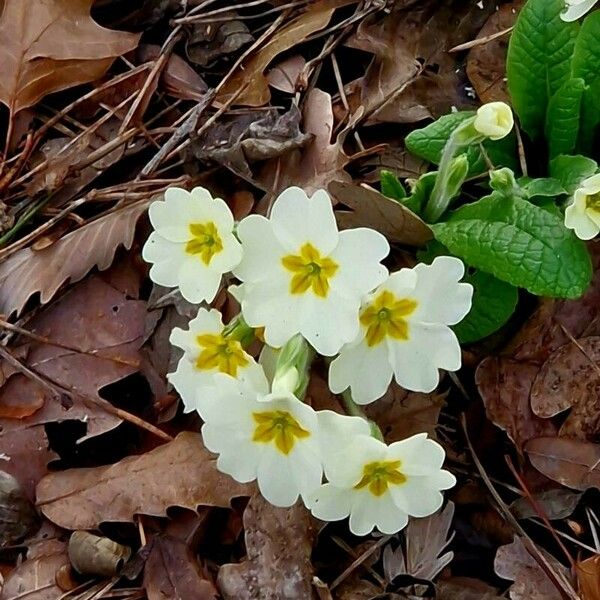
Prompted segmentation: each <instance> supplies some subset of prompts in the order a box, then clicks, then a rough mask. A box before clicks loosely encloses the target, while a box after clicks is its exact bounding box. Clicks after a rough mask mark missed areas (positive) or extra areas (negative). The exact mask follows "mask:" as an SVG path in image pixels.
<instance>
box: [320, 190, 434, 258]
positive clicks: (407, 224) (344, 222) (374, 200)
mask: <svg viewBox="0 0 600 600" xmlns="http://www.w3.org/2000/svg"><path fill="white" fill-rule="evenodd" d="M328 189H329V191H330V192H331V194H332V195H333V196H334V198H336V199H337V200H338V201H339V202H340V203H341V204H343V205H345V206H347V207H348V208H351V209H352V212H348V211H339V210H338V211H337V212H336V217H337V221H338V224H339V226H340V228H341V229H348V228H349V227H371V228H372V229H376V230H377V231H379V232H380V233H382V234H383V235H385V237H387V238H388V240H390V242H392V243H397V244H407V245H409V246H423V245H425V244H426V243H427V242H428V241H429V240H431V239H432V238H433V232H432V231H431V229H430V228H429V227H428V225H427V224H426V223H425V222H424V221H422V220H421V219H420V218H419V217H418V216H417V215H415V214H414V213H413V212H411V211H410V210H409V209H408V208H406V207H405V206H404V205H402V204H400V202H396V201H395V200H391V199H390V198H387V197H386V196H384V195H383V194H381V193H379V192H378V191H377V190H374V189H373V188H370V187H368V186H366V185H354V184H352V183H343V182H339V181H332V182H331V183H330V184H329V187H328Z"/></svg>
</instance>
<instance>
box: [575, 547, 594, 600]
mask: <svg viewBox="0 0 600 600" xmlns="http://www.w3.org/2000/svg"><path fill="white" fill-rule="evenodd" d="M575 573H576V574H577V581H578V583H579V592H580V593H581V596H582V598H584V600H600V554H595V555H594V556H590V558H586V559H585V560H582V561H578V562H577V563H576V565H575Z"/></svg>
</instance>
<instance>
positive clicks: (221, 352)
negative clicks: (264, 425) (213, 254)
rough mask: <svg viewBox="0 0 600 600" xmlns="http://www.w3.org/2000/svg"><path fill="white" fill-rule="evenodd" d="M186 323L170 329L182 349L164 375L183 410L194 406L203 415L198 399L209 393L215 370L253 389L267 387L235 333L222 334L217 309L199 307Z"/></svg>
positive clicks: (221, 323)
mask: <svg viewBox="0 0 600 600" xmlns="http://www.w3.org/2000/svg"><path fill="white" fill-rule="evenodd" d="M188 327H189V328H188V329H187V330H184V329H181V328H179V327H175V328H174V329H173V331H172V332H171V336H170V338H169V341H170V342H171V344H173V345H174V346H177V347H178V348H181V349H182V350H183V356H182V357H181V358H180V360H179V363H178V365H177V370H176V371H175V372H174V373H169V375H167V378H168V380H169V381H170V382H171V383H172V384H173V386H174V387H175V389H176V390H177V392H178V393H179V395H180V396H181V400H182V401H183V406H184V412H191V411H193V410H197V411H198V412H199V413H200V416H203V413H202V403H201V399H202V398H203V397H204V396H206V395H207V394H211V393H212V391H213V388H214V385H215V383H214V375H215V374H216V373H224V374H226V375H230V376H231V377H233V378H236V379H239V380H241V381H244V382H246V383H247V384H248V385H249V386H250V387H252V388H253V389H255V390H257V391H263V392H266V391H267V390H268V382H267V379H266V377H265V374H264V372H263V370H262V368H261V366H260V365H259V364H258V363H257V362H256V361H255V360H254V359H253V358H252V357H251V356H250V355H249V354H248V353H246V352H245V351H244V349H243V347H242V344H241V342H240V341H239V340H238V339H237V338H236V337H233V336H226V335H224V333H225V331H224V330H225V328H224V326H223V322H222V321H221V313H220V312H219V311H217V310H215V309H212V310H206V309H205V308H201V309H200V310H198V315H197V316H196V317H195V318H194V319H193V320H191V321H190V322H189V325H188Z"/></svg>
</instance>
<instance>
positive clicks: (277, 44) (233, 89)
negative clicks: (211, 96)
mask: <svg viewBox="0 0 600 600" xmlns="http://www.w3.org/2000/svg"><path fill="white" fill-rule="evenodd" d="M356 2H357V0H320V1H319V2H313V3H311V4H310V5H309V6H308V8H307V10H306V11H305V12H303V13H302V14H301V15H299V16H298V17H296V18H295V19H293V20H292V21H290V22H289V23H288V24H287V25H285V26H284V27H282V28H281V29H279V30H278V31H277V33H275V35H274V36H273V37H272V38H271V39H270V40H268V41H267V42H266V43H265V44H263V45H262V46H261V47H260V49H259V50H258V51H257V52H256V53H254V54H252V55H250V57H249V58H248V59H247V60H246V61H245V62H244V63H242V64H241V65H240V67H239V68H238V70H237V72H236V73H235V74H234V75H233V77H231V79H229V80H228V81H227V82H226V83H225V85H224V86H223V87H222V89H221V91H220V93H219V95H218V96H217V100H218V101H219V102H226V101H227V100H228V98H230V97H231V96H232V95H234V94H235V93H237V92H238V91H239V89H240V88H243V87H244V86H245V85H247V87H246V89H245V90H243V91H242V92H241V93H240V94H239V95H238V96H237V98H236V99H235V104H242V105H245V106H263V105H265V104H267V102H268V101H269V100H270V98H271V92H270V91H269V82H268V80H267V78H266V77H265V74H264V73H265V71H266V69H267V67H268V66H269V64H270V63H271V61H272V60H273V59H274V58H275V57H277V56H278V55H279V54H281V53H282V52H285V51H286V50H289V49H290V48H293V47H294V46H295V45H296V44H299V43H301V42H303V41H304V40H305V39H306V38H307V37H308V36H309V35H311V34H312V33H315V32H316V31H319V30H321V29H323V28H324V27H326V26H327V24H328V23H329V21H330V19H331V17H332V16H333V13H334V12H335V9H336V8H339V7H340V6H346V5H347V4H355V3H356Z"/></svg>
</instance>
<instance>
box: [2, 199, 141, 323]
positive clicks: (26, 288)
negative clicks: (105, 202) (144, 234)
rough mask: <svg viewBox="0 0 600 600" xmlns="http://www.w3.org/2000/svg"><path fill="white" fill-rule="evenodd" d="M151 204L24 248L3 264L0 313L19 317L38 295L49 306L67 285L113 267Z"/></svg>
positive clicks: (107, 217) (139, 204)
mask: <svg viewBox="0 0 600 600" xmlns="http://www.w3.org/2000/svg"><path fill="white" fill-rule="evenodd" d="M148 203H149V201H146V200H144V201H143V202H137V203H135V204H132V205H131V206H128V207H126V208H123V209H121V210H117V211H115V212H112V213H110V214H108V215H106V216H104V217H101V218H99V219H97V220H96V221H92V222H91V223H88V224H87V225H84V226H83V227H81V228H80V229H77V230H75V231H73V232H71V233H69V234H68V235H66V236H65V237H63V238H62V239H61V240H59V241H58V242H56V243H55V244H52V245H51V246H49V247H48V248H44V249H43V250H39V251H38V252H35V251H33V250H31V249H29V248H25V249H23V250H20V251H19V252H17V253H15V254H13V255H12V256H11V257H10V258H8V259H7V260H5V261H3V262H2V264H0V312H1V313H3V314H5V315H10V314H12V313H13V312H15V311H16V313H17V315H18V314H19V313H20V312H21V311H22V310H23V307H24V306H25V304H26V302H27V300H29V298H30V297H31V296H32V295H33V294H35V293H36V292H39V293H40V302H41V303H42V304H46V303H47V302H49V301H50V300H51V299H52V297H53V296H54V294H56V292H57V291H58V289H59V288H60V287H61V286H62V285H63V284H64V283H65V282H67V281H70V282H71V283H73V282H75V281H79V280H80V279H82V278H83V277H84V276H85V275H86V274H87V273H88V272H89V271H90V269H92V268H93V267H95V266H96V267H98V269H100V270H101V271H102V270H104V269H107V268H108V267H110V265H111V264H112V261H113V259H114V256H115V252H116V251H117V248H118V247H119V246H124V247H125V248H127V249H129V248H130V247H131V244H132V243H133V238H134V234H135V225H136V223H137V222H138V219H139V218H140V216H141V215H142V214H143V213H145V212H146V209H147V208H148ZM82 248H85V251H82Z"/></svg>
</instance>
